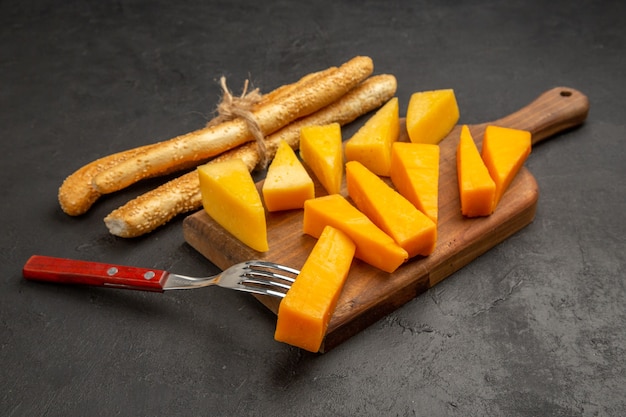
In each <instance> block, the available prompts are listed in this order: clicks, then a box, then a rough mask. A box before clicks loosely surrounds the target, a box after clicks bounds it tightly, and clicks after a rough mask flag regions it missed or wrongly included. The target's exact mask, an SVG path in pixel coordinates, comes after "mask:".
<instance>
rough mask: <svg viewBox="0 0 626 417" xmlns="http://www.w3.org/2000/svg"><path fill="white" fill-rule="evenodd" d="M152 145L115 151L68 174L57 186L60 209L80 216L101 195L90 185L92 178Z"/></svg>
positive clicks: (71, 214)
mask: <svg viewBox="0 0 626 417" xmlns="http://www.w3.org/2000/svg"><path fill="white" fill-rule="evenodd" d="M149 146H152V145H146V146H141V147H138V148H134V149H129V150H127V151H122V152H117V153H114V154H112V155H108V156H105V157H102V158H99V159H96V160H95V161H93V162H90V163H88V164H86V165H84V166H82V167H80V168H79V169H77V170H76V171H74V172H73V173H72V174H71V175H69V176H68V177H67V178H65V180H63V183H62V184H61V186H60V187H59V192H58V199H59V205H60V206H61V209H62V210H63V211H64V212H65V213H66V214H68V215H70V216H80V215H81V214H84V213H86V212H87V210H89V209H90V208H91V206H92V205H93V203H95V202H96V201H97V200H98V198H100V196H101V195H102V194H101V193H99V192H98V191H97V190H96V189H95V188H94V187H93V185H92V182H93V179H94V177H95V176H96V175H98V174H99V173H100V172H102V171H105V170H107V169H109V168H111V167H113V166H115V165H117V164H119V163H120V162H122V161H125V160H126V159H128V158H132V157H134V156H136V155H138V154H140V153H141V152H142V151H143V150H145V149H146V148H148V147H149Z"/></svg>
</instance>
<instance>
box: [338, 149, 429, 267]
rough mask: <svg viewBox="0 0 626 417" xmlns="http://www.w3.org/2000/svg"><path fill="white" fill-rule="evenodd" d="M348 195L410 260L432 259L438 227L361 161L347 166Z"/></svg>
mask: <svg viewBox="0 0 626 417" xmlns="http://www.w3.org/2000/svg"><path fill="white" fill-rule="evenodd" d="M346 183H347V186H348V194H349V195H350V198H351V199H352V201H354V204H355V205H356V207H357V208H358V209H359V210H360V211H361V212H363V213H364V214H365V215H366V216H367V217H369V218H370V220H372V222H374V224H375V225H376V226H378V227H380V228H381V229H382V230H383V231H384V232H385V233H387V234H388V235H389V236H391V237H392V238H393V240H395V241H396V243H397V244H398V245H400V247H402V248H403V249H404V250H406V251H407V253H408V254H409V257H413V256H416V255H430V254H431V253H432V252H433V250H434V249H435V243H436V241H437V225H436V224H435V223H434V222H433V221H432V220H431V219H429V218H428V217H427V216H426V215H425V214H424V213H422V212H421V211H419V210H418V209H417V208H416V207H415V206H414V205H413V204H412V203H411V202H410V201H409V200H407V199H406V198H404V197H403V196H402V195H401V194H400V193H398V192H397V191H396V190H394V189H393V188H391V187H390V186H389V185H387V184H386V183H385V182H384V181H383V180H382V179H381V178H380V177H378V176H377V175H376V174H374V173H373V172H372V171H370V170H369V169H367V168H366V167H365V166H364V165H363V164H361V163H360V162H358V161H350V162H348V163H347V164H346Z"/></svg>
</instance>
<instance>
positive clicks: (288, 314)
mask: <svg viewBox="0 0 626 417" xmlns="http://www.w3.org/2000/svg"><path fill="white" fill-rule="evenodd" d="M355 248H356V246H355V245H354V242H352V240H351V239H350V238H349V237H348V236H347V235H346V234H345V233H343V232H342V231H340V230H338V229H335V228H333V227H331V226H326V227H325V228H324V230H323V231H322V234H321V235H320V237H319V240H318V241H317V242H316V243H315V246H314V247H313V250H312V251H311V253H310V254H309V256H308V257H307V259H306V261H305V262H304V265H303V266H302V268H301V270H300V274H298V278H296V281H295V282H294V283H293V284H292V286H291V288H290V289H289V291H288V292H287V295H286V296H285V298H283V299H282V301H281V302H280V305H279V307H278V320H277V322H276V331H275V333H274V339H275V340H277V341H279V342H284V343H288V344H290V345H293V346H297V347H300V348H302V349H305V350H308V351H310V352H318V351H319V350H320V347H321V345H322V341H323V340H324V336H325V335H326V331H327V329H328V323H329V322H330V318H331V317H332V314H333V312H334V311H335V307H336V306H337V300H338V299H339V295H340V294H341V290H342V288H343V286H344V283H345V281H346V278H347V277H348V273H349V272H350V266H351V265H352V259H353V257H354V252H355Z"/></svg>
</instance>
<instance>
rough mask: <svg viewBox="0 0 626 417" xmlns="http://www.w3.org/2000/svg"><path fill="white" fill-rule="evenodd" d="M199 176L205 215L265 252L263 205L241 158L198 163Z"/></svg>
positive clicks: (265, 231) (266, 245) (256, 248)
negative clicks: (199, 164)
mask: <svg viewBox="0 0 626 417" xmlns="http://www.w3.org/2000/svg"><path fill="white" fill-rule="evenodd" d="M198 176H199V179H200V192H201V194H202V205H203V207H204V210H205V211H206V212H207V214H208V215H209V216H210V217H211V218H213V220H215V221H216V222H217V223H218V224H220V225H221V226H222V227H223V228H224V229H226V230H227V231H229V232H230V233H231V234H232V235H233V236H235V237H236V238H237V239H239V240H240V241H241V242H243V243H245V244H246V245H248V246H249V247H251V248H252V249H254V250H257V251H259V252H266V251H268V250H269V244H268V241H267V223H266V220H265V208H264V207H263V203H262V201H261V196H260V195H259V192H258V190H257V188H256V185H255V184H254V180H253V179H252V176H251V175H250V171H248V168H247V167H246V165H245V164H244V163H243V161H241V160H240V159H232V160H226V161H221V162H214V163H210V164H206V165H201V166H199V167H198Z"/></svg>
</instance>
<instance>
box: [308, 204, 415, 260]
mask: <svg viewBox="0 0 626 417" xmlns="http://www.w3.org/2000/svg"><path fill="white" fill-rule="evenodd" d="M326 226H332V227H334V228H336V229H339V230H341V231H343V232H344V233H345V234H347V235H348V236H349V237H350V239H352V240H353V241H354V243H355V244H356V253H355V255H354V256H355V257H356V258H359V259H361V260H362V261H364V262H366V263H368V264H370V265H372V266H375V267H376V268H379V269H381V270H383V271H386V272H393V271H395V270H396V269H397V268H398V267H399V266H400V265H402V264H403V263H404V262H405V261H406V260H407V259H408V257H409V255H408V253H407V251H406V250H404V249H402V248H401V247H400V246H399V245H398V244H397V243H396V242H395V241H394V240H393V239H392V238H391V237H390V236H389V235H388V234H386V233H385V232H383V231H382V230H381V229H380V228H379V227H378V226H376V225H375V224H374V223H373V222H372V221H371V220H370V219H369V218H368V217H367V216H366V215H365V214H363V213H362V212H360V211H359V209H357V208H356V207H354V206H353V205H352V204H350V203H349V202H348V200H346V199H345V198H344V197H343V196H342V195H340V194H331V195H327V196H323V197H316V198H314V199H311V200H307V201H305V202H304V218H303V231H304V233H306V234H308V235H311V236H313V237H315V238H317V237H319V236H320V235H321V234H322V230H323V229H324V227H326Z"/></svg>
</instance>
